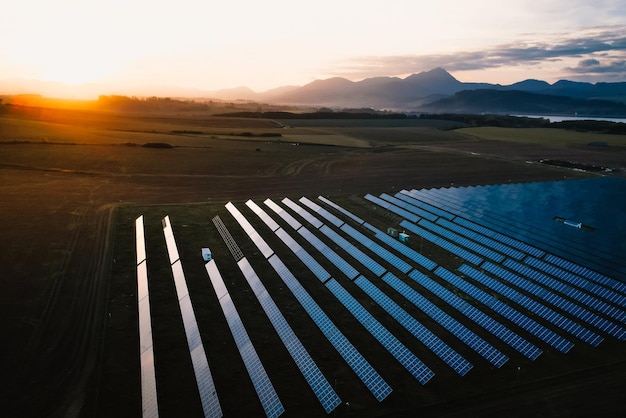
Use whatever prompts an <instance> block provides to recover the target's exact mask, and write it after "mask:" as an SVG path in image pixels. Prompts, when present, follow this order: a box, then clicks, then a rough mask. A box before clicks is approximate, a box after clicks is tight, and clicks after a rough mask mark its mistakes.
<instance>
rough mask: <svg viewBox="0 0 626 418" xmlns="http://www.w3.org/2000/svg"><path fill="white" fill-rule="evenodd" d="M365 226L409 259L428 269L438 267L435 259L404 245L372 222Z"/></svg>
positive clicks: (376, 236)
mask: <svg viewBox="0 0 626 418" xmlns="http://www.w3.org/2000/svg"><path fill="white" fill-rule="evenodd" d="M363 226H365V227H367V228H368V229H369V230H371V231H372V232H374V233H375V235H374V238H376V239H378V240H379V241H382V242H384V243H385V244H387V245H388V246H390V247H391V248H393V249H394V250H396V251H397V252H399V253H400V254H402V255H404V256H405V257H407V258H408V259H409V260H412V261H414V262H416V263H417V264H419V265H420V266H422V267H424V268H426V269H427V270H432V269H434V268H435V267H437V263H435V262H434V261H432V260H430V259H428V258H427V257H425V256H423V255H422V254H420V253H418V252H417V251H415V250H414V249H412V248H411V247H408V246H406V245H404V244H403V243H401V242H400V241H398V240H396V239H395V238H392V237H390V236H389V235H387V234H385V233H384V232H382V231H381V230H379V229H377V228H375V227H373V226H371V225H370V224H364V225H363Z"/></svg>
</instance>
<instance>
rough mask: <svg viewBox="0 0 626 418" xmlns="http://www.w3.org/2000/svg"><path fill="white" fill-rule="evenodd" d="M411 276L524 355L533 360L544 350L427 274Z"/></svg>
mask: <svg viewBox="0 0 626 418" xmlns="http://www.w3.org/2000/svg"><path fill="white" fill-rule="evenodd" d="M410 277H411V278H412V279H413V280H415V281H417V282H419V283H420V284H421V285H422V286H424V287H425V288H426V289H428V290H430V291H431V292H432V293H433V294H435V295H437V296H438V297H439V298H441V300H443V301H445V302H446V303H448V304H449V305H450V306H452V307H453V308H455V309H456V310H458V311H459V312H461V313H462V314H463V315H465V316H467V317H468V318H469V319H471V320H472V321H474V322H476V323H477V324H478V325H480V326H481V327H483V328H484V329H486V330H487V331H489V332H491V333H492V334H493V335H495V336H496V337H498V338H499V339H501V340H502V341H504V342H505V343H507V344H508V345H510V346H511V347H513V348H514V349H515V350H517V351H519V352H520V353H521V354H523V355H524V356H526V357H528V358H529V359H531V360H535V359H536V358H537V357H539V355H541V353H542V351H541V349H539V348H538V347H537V346H535V345H534V344H532V343H531V342H530V341H528V340H526V339H525V338H522V337H521V336H519V335H518V334H516V333H515V332H513V331H511V330H510V329H509V328H507V327H505V326H504V325H502V324H501V323H499V322H498V321H496V320H495V319H493V318H492V317H490V316H489V315H487V314H485V313H484V312H482V311H481V310H479V309H477V308H476V307H474V306H472V305H470V304H469V303H468V302H466V301H464V300H463V299H461V298H460V297H459V296H457V295H456V294H454V293H453V292H451V291H450V290H448V289H446V288H445V287H443V286H441V285H440V284H439V283H437V282H435V281H434V280H431V279H430V278H429V277H427V276H426V275H424V274H422V273H420V272H417V271H415V272H412V273H411V274H410Z"/></svg>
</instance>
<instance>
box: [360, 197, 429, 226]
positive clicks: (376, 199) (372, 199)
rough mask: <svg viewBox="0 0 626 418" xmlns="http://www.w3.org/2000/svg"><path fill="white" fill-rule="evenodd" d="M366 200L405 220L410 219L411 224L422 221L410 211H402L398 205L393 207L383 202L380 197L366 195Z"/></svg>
mask: <svg viewBox="0 0 626 418" xmlns="http://www.w3.org/2000/svg"><path fill="white" fill-rule="evenodd" d="M365 200H369V201H370V202H372V203H375V204H377V205H378V206H380V207H381V208H383V209H387V210H388V211H389V212H393V213H395V214H396V215H399V216H401V217H403V218H404V219H408V220H409V221H411V222H417V221H419V220H420V217H419V216H417V215H416V214H414V213H411V212H409V211H408V210H405V209H402V208H400V207H398V206H396V205H393V204H391V203H389V202H387V201H386V200H383V199H381V198H379V197H376V196H373V195H371V194H369V193H368V194H367V195H365Z"/></svg>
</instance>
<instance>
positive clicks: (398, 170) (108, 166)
mask: <svg viewBox="0 0 626 418" xmlns="http://www.w3.org/2000/svg"><path fill="white" fill-rule="evenodd" d="M458 145H459V146H458V147H456V146H455V145H454V144H452V143H449V142H448V143H446V144H445V147H447V148H451V149H456V148H462V150H463V152H461V153H459V152H456V151H452V152H446V151H443V149H442V148H441V147H438V150H433V149H432V148H431V149H424V148H418V149H407V148H404V147H403V148H389V149H387V148H384V149H347V148H337V147H327V146H306V145H301V146H290V145H286V144H272V143H269V144H263V145H261V146H259V144H258V143H254V142H238V143H237V144H236V145H232V144H229V143H226V142H220V143H219V144H218V145H216V147H214V148H212V149H205V150H203V149H194V150H190V149H185V148H180V149H172V150H151V149H141V148H132V149H128V148H124V147H107V146H104V147H102V146H97V147H96V146H90V145H84V146H73V147H72V146H61V145H32V144H11V145H0V146H2V151H3V153H4V155H5V157H3V160H2V161H0V193H1V194H2V195H3V196H4V197H5V199H4V200H3V202H2V203H1V204H0V205H1V206H0V225H1V226H0V235H2V236H3V237H4V238H5V241H7V242H11V246H10V247H7V248H5V250H3V251H2V253H1V254H0V262H1V266H2V270H3V272H4V279H3V280H2V289H1V290H2V292H0V293H2V296H0V298H1V299H0V306H2V308H1V312H0V314H2V318H3V319H2V320H3V321H5V323H4V324H3V327H2V329H4V330H5V331H4V333H5V336H4V338H3V340H4V341H7V344H5V345H4V346H3V347H2V352H1V354H2V358H3V363H2V365H1V369H0V371H1V372H2V375H3V376H4V378H3V386H2V388H1V389H2V390H1V392H2V395H3V399H2V402H3V404H5V405H8V407H5V411H8V412H9V413H8V414H7V415H6V416H33V417H34V416H45V415H52V414H55V413H59V414H61V415H64V416H78V415H79V414H81V412H84V410H81V408H82V407H83V406H84V402H85V401H87V402H88V403H89V402H93V401H94V399H93V396H94V394H93V393H90V392H88V391H87V390H86V388H87V387H93V385H97V381H98V377H97V376H96V375H94V371H96V370H97V364H98V361H99V359H98V355H99V353H100V347H101V341H102V330H103V327H104V324H105V322H106V320H107V318H106V300H107V298H106V292H107V289H108V284H107V278H108V272H109V268H110V265H111V260H110V258H109V256H110V254H109V249H110V248H109V247H110V246H109V245H110V242H111V241H110V240H112V239H113V236H112V235H111V234H110V229H109V228H110V216H111V213H112V212H111V210H112V208H113V207H114V206H115V205H127V204H165V203H180V202H224V201H227V200H233V201H241V200H246V199H248V198H265V197H284V196H301V195H303V194H305V195H315V194H326V195H362V194H364V193H377V192H383V191H384V192H392V191H395V190H399V189H401V188H414V187H415V188H422V187H441V186H449V185H451V184H454V185H475V184H497V183H505V182H522V181H541V180H554V179H562V178H566V177H567V178H572V177H578V176H582V175H584V174H580V173H575V172H572V171H568V170H564V169H560V168H552V167H545V166H540V165H536V164H526V163H524V162H523V159H524V156H523V155H506V154H507V153H506V149H499V150H496V152H494V148H493V146H492V143H485V144H482V145H481V142H480V141H477V142H461V143H459V144H458ZM258 149H260V151H257V150H258ZM469 150H471V152H473V153H476V154H481V155H472V154H469V153H467V151H469ZM5 151H6V152H5ZM533 152H534V153H537V154H541V151H540V150H539V149H538V148H537V147H534V148H533ZM546 152H549V153H550V154H552V155H551V156H550V158H553V154H555V153H557V151H555V150H553V149H546ZM190 153H193V155H194V156H195V157H194V158H192V157H191V156H190V155H191V154H190ZM490 153H493V154H495V153H497V154H498V157H497V158H492V157H490V156H488V154H490ZM129 155H130V156H131V157H132V158H131V159H130V160H129ZM51 156H54V158H53V159H51ZM137 161H141V165H139V166H138V165H136V164H137V163H136V162H137ZM181 161H186V163H185V164H181ZM164 171H165V172H164ZM42 249H43V254H42ZM33 260H37V262H32V261H33ZM29 261H31V262H29ZM50 271H52V275H50V274H47V273H46V272H50ZM25 301H26V302H25ZM87 396H91V397H92V398H91V399H87V398H86V397H87ZM496 408H497V406H496Z"/></svg>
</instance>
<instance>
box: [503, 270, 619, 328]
mask: <svg viewBox="0 0 626 418" xmlns="http://www.w3.org/2000/svg"><path fill="white" fill-rule="evenodd" d="M504 266H505V267H509V268H510V269H512V270H515V271H517V272H518V273H521V274H523V275H524V276H526V277H530V278H531V279H533V280H535V281H537V282H539V283H541V284H542V285H544V286H546V287H549V288H551V289H554V290H556V291H557V292H560V293H562V294H564V295H565V296H568V297H570V298H572V299H574V300H576V301H578V302H580V303H582V304H583V305H585V306H588V307H590V308H592V309H594V310H596V311H598V312H601V313H603V314H605V315H607V316H609V317H611V318H613V319H616V320H617V321H618V323H620V324H624V323H626V312H625V311H624V310H622V309H620V308H618V307H616V306H613V305H610V304H608V303H606V302H603V301H601V300H599V299H598V298H596V297H593V296H591V295H589V294H588V293H586V292H582V291H581V290H578V289H576V288H575V287H572V286H570V285H568V284H565V283H563V282H560V281H557V280H554V279H553V278H550V277H548V276H546V275H545V274H543V273H541V272H540V271H537V270H534V269H532V268H530V267H528V266H526V265H524V264H521V263H518V262H515V261H513V260H507V261H505V262H504Z"/></svg>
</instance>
